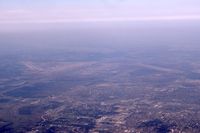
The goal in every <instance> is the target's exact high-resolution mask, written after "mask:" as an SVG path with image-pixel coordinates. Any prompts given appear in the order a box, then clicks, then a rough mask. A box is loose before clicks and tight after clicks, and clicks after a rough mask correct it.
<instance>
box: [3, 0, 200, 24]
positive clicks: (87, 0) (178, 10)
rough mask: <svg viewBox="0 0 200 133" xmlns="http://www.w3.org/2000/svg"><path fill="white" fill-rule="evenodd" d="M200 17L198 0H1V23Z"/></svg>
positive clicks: (199, 2)
mask: <svg viewBox="0 0 200 133" xmlns="http://www.w3.org/2000/svg"><path fill="white" fill-rule="evenodd" d="M163 19H164V20H165V19H167V20H174V19H200V1H199V0H0V23H23V22H35V23H36V22H39V23H40V22H73V21H133V20H163Z"/></svg>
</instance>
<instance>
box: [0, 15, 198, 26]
mask: <svg viewBox="0 0 200 133" xmlns="http://www.w3.org/2000/svg"><path fill="white" fill-rule="evenodd" d="M164 20H166V21H174V20H200V15H190V16H189V15H179V16H151V17H113V18H83V19H43V20H42V19H41V20H34V19H33V20H0V24H6V23H7V24H15V23H16V24H19V23H73V22H75V23H76V22H77V23H78V22H132V21H164Z"/></svg>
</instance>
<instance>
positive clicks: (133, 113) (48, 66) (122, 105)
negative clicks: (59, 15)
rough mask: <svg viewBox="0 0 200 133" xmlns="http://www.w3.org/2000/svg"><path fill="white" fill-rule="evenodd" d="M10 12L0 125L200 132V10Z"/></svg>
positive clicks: (53, 130)
mask: <svg viewBox="0 0 200 133" xmlns="http://www.w3.org/2000/svg"><path fill="white" fill-rule="evenodd" d="M17 1H18V2H20V0H17ZM22 1H23V0H21V2H22ZM88 1H89V0H88ZM116 1H117V0H116ZM144 1H145V0H144ZM176 1H179V0H176ZM183 1H187V0H183ZM192 1H193V2H194V3H195V2H196V3H198V4H200V3H199V2H197V1H195V0H192ZM0 3H1V2H0ZM50 3H51V2H50ZM111 3H112V4H113V2H111ZM127 3H129V2H127ZM1 4H2V5H4V6H2V5H0V7H1V6H2V7H4V8H5V9H6V7H7V6H6V5H9V2H8V3H7V2H6V1H4V0H3V1H2V3H1ZM15 4H16V3H15ZM15 4H14V5H15ZM26 4H27V3H26ZM26 4H25V5H26ZM40 4H42V3H40ZM79 4H80V3H79ZM93 4H94V3H93ZM104 4H105V3H104ZM16 5H17V4H16ZM27 5H29V4H27ZM33 5H34V4H33ZM186 5H187V4H186ZM18 6H19V5H18ZM84 6H85V5H84ZM19 7H21V6H19ZM12 8H13V5H12ZM109 8H110V7H109ZM5 9H1V10H5ZM20 12H21V11H20ZM196 12H197V11H196ZM15 13H16V12H14V11H12V12H11V11H10V12H7V14H10V15H11V17H12V15H13V14H15ZM199 13H200V12H199ZM5 14H6V13H5ZM5 14H3V13H2V14H1V13H0V18H1V19H0V61H1V63H0V133H199V132H200V58H199V57H200V38H199V35H200V19H199V18H200V17H196V18H194V17H188V16H187V17H180V16H179V17H177V18H174V17H170V18H169V17H165V18H163V17H162V18H156V19H155V18H153V19H152V18H151V19H150V18H147V19H144V18H137V20H135V19H131V20H130V19H129V20H126V21H122V20H121V18H120V19H112V20H107V19H106V20H105V19H102V18H101V19H99V18H98V19H97V18H95V19H94V20H91V19H88V20H87V21H85V20H84V21H80V20H73V21H72V20H70V21H67V22H63V21H60V19H59V21H56V22H49V21H52V20H49V18H48V22H46V21H45V22H44V21H42V22H41V21H37V22H29V21H26V19H27V18H26V17H24V18H23V19H24V20H23V22H22V20H21V17H19V16H18V17H19V18H20V21H19V20H18V19H19V18H18V17H17V15H19V14H18V13H17V15H16V18H15V19H16V20H13V19H14V18H12V22H11V18H9V16H7V17H5ZM22 14H23V13H22ZM44 14H45V13H44ZM34 17H35V16H34ZM42 17H43V16H42ZM36 18H37V17H36ZM34 19H35V18H34ZM53 19H54V18H53ZM28 20H29V19H28ZM13 21H16V22H13ZM34 21H35V20H34ZM65 21H66V20H65Z"/></svg>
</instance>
